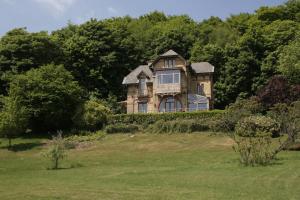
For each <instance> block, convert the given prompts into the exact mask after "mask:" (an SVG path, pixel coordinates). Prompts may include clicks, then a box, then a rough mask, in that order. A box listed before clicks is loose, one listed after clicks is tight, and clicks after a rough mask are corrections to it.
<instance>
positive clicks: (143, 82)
mask: <svg viewBox="0 0 300 200" xmlns="http://www.w3.org/2000/svg"><path fill="white" fill-rule="evenodd" d="M139 94H140V95H145V94H147V86H146V79H144V78H143V79H140V80H139Z"/></svg>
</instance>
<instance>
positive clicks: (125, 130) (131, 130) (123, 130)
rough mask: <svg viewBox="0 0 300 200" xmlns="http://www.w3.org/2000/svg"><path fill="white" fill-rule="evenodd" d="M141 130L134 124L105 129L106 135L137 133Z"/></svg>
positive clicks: (109, 126) (111, 126) (110, 126)
mask: <svg viewBox="0 0 300 200" xmlns="http://www.w3.org/2000/svg"><path fill="white" fill-rule="evenodd" d="M138 130H139V126H137V125H134V124H117V125H108V126H106V127H105V132H106V133H135V132H137V131H138Z"/></svg>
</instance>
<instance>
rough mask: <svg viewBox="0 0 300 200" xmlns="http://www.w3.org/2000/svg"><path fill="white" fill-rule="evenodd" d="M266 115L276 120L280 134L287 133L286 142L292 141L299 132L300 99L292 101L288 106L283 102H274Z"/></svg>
mask: <svg viewBox="0 0 300 200" xmlns="http://www.w3.org/2000/svg"><path fill="white" fill-rule="evenodd" d="M268 116H270V117H271V118H273V119H274V120H276V121H277V122H278V124H279V133H280V135H288V139H289V141H288V142H289V143H294V142H295V140H296V139H297V136H298V135H299V132H300V101H296V102H293V103H292V104H291V105H290V106H288V105H287V104H284V103H281V104H275V105H274V107H272V108H271V109H270V111H269V112H268ZM285 145H286V146H288V145H290V144H285ZM283 148H286V147H283Z"/></svg>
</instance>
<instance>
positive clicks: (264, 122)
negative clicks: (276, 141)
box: [235, 116, 278, 137]
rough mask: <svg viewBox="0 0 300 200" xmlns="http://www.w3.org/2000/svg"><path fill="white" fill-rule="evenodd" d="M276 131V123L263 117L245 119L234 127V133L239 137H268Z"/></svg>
mask: <svg viewBox="0 0 300 200" xmlns="http://www.w3.org/2000/svg"><path fill="white" fill-rule="evenodd" d="M277 131H278V125H277V123H276V121H275V120H273V119H271V118H270V117H265V116H250V117H246V118H244V119H242V120H241V121H239V122H238V123H237V125H236V127H235V133H236V134H237V135H238V136H240V137H270V136H272V135H274V134H276V133H277Z"/></svg>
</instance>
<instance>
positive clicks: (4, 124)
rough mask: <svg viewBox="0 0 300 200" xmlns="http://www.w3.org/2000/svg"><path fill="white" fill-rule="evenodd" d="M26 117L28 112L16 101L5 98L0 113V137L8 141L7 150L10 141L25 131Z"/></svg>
mask: <svg viewBox="0 0 300 200" xmlns="http://www.w3.org/2000/svg"><path fill="white" fill-rule="evenodd" d="M28 117H29V115H28V110H27V109H26V108H25V107H24V106H21V105H20V103H19V101H18V99H12V98H9V97H7V98H5V101H4V107H3V110H2V112H1V113H0V135H1V136H3V137H5V138H7V139H8V141H9V142H8V147H9V148H10V147H11V142H12V139H13V138H15V137H17V136H19V135H20V134H22V133H24V132H25V131H26V128H27V124H28Z"/></svg>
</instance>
